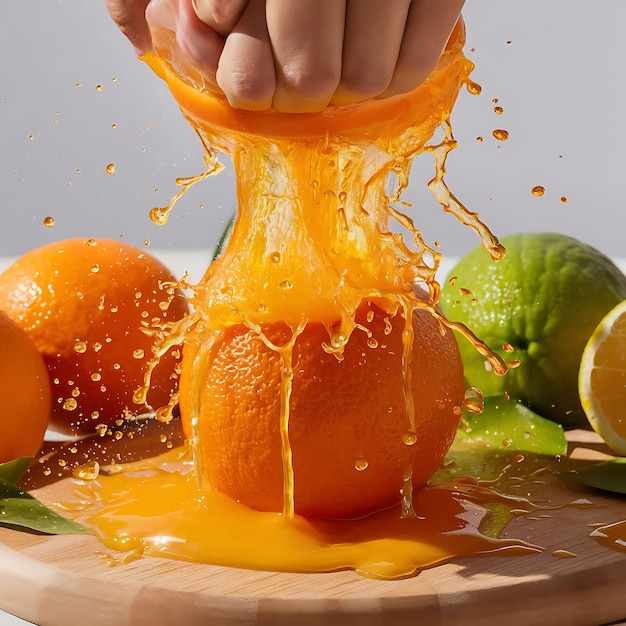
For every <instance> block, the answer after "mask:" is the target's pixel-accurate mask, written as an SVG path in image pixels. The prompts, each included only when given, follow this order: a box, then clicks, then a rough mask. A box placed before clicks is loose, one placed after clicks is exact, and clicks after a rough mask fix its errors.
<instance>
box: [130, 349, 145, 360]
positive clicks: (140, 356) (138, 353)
mask: <svg viewBox="0 0 626 626" xmlns="http://www.w3.org/2000/svg"><path fill="white" fill-rule="evenodd" d="M144 356H145V353H144V351H143V350H142V349H141V348H139V349H137V350H133V359H143V357H144Z"/></svg>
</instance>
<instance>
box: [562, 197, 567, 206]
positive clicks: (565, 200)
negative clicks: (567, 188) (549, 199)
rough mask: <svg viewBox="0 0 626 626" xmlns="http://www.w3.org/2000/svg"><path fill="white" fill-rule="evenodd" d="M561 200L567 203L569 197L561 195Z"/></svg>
mask: <svg viewBox="0 0 626 626" xmlns="http://www.w3.org/2000/svg"><path fill="white" fill-rule="evenodd" d="M561 202H562V203H563V204H567V198H566V197H565V196H561Z"/></svg>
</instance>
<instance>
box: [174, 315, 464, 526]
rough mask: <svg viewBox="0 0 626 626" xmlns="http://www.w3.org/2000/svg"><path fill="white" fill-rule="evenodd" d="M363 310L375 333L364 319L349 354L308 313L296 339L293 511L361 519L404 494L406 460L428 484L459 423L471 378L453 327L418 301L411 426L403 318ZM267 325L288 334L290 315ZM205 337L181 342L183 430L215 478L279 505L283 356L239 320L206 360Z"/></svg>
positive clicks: (252, 500) (249, 500)
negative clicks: (339, 353)
mask: <svg viewBox="0 0 626 626" xmlns="http://www.w3.org/2000/svg"><path fill="white" fill-rule="evenodd" d="M356 320H357V322H358V324H360V325H361V326H362V329H368V330H369V331H370V332H371V336H369V335H368V333H367V332H365V331H364V330H360V329H358V328H357V329H356V330H355V331H354V332H353V333H352V335H351V337H350V339H349V341H348V343H347V345H346V346H345V350H344V353H343V360H341V361H340V360H338V359H337V358H336V357H335V356H334V355H332V354H329V353H328V352H326V351H325V350H324V349H323V347H322V346H323V343H324V342H328V332H327V330H326V329H325V327H324V326H323V325H322V324H319V323H309V324H308V325H307V326H306V327H305V329H304V331H303V332H302V333H301V334H300V335H299V337H298V338H297V340H296V342H295V345H294V348H293V353H292V354H293V376H294V377H293V385H292V393H291V399H290V413H289V431H288V432H289V445H290V448H291V452H292V454H293V475H294V482H295V486H294V509H295V512H296V513H298V514H301V515H303V516H306V517H318V518H320V517H321V518H353V517H358V516H362V515H364V514H367V513H370V512H373V511H376V510H380V509H382V508H386V507H389V506H392V505H394V504H397V503H399V502H400V499H401V494H400V492H401V488H402V485H403V477H404V475H405V472H406V470H407V469H408V468H409V467H412V472H413V485H414V487H415V488H420V487H422V486H423V485H424V484H425V483H426V482H427V481H428V479H429V478H430V477H431V476H432V474H433V473H434V472H435V471H436V470H437V469H438V468H439V467H441V465H442V462H443V459H444V456H445V454H446V452H447V451H448V448H449V446H450V445H451V443H452V441H453V439H454V436H455V433H456V429H457V427H458V423H459V418H460V413H461V407H462V404H463V396H464V390H465V387H464V381H463V369H462V363H461V357H460V354H459V350H458V346H457V343H456V339H455V338H454V336H453V333H452V331H450V330H449V329H447V328H445V327H444V326H443V325H442V324H441V323H440V322H439V321H438V320H436V319H435V317H434V316H433V315H432V314H431V313H430V312H429V311H427V310H426V309H417V310H416V311H415V314H414V318H413V328H414V342H413V346H412V350H413V358H412V361H411V364H410V393H411V395H412V398H413V401H414V404H415V431H414V432H411V431H410V429H409V418H408V414H407V406H406V402H405V395H404V390H403V372H402V355H403V345H402V341H403V340H402V335H403V329H404V318H403V317H402V314H401V313H397V314H396V315H395V316H391V315H387V314H386V313H384V312H383V311H382V310H381V309H380V308H379V307H378V306H376V304H374V303H363V304H362V305H361V306H360V308H359V309H358V311H357V316H356ZM264 334H265V335H266V337H267V338H268V339H269V340H270V341H272V342H273V344H274V345H281V344H286V343H287V341H288V339H289V337H290V331H288V330H287V328H286V326H284V325H282V324H273V325H271V326H267V327H265V328H264ZM206 340H207V337H206V336H204V334H203V332H202V330H198V331H196V334H195V335H194V334H192V335H189V336H188V337H187V340H186V343H185V346H184V350H183V363H182V374H181V380H180V408H181V416H182V419H183V427H184V428H185V432H186V434H187V436H188V437H191V436H192V435H194V434H196V435H197V436H198V438H197V442H198V443H197V445H198V446H199V453H200V457H201V461H202V463H201V466H202V468H203V470H204V471H205V472H206V477H207V478H208V481H209V483H210V485H211V487H213V488H215V489H217V490H218V491H221V492H223V493H226V494H228V495H229V496H231V497H232V498H234V499H235V500H238V501H240V502H242V503H244V504H246V505H248V506H250V507H252V508H255V509H258V510H262V511H281V510H282V506H283V464H282V458H283V457H282V453H283V449H282V444H281V436H280V426H279V422H280V414H281V409H280V398H281V367H282V365H281V360H280V357H279V355H278V353H277V352H276V351H275V350H274V349H271V348H269V347H268V346H267V345H266V343H265V342H264V341H263V340H262V339H261V338H260V337H259V335H258V334H257V333H256V332H253V331H251V330H249V329H248V328H246V327H244V326H243V325H239V326H233V327H231V328H229V329H228V330H226V331H225V332H224V334H223V336H222V338H221V339H220V340H218V341H219V345H218V346H217V347H216V349H215V353H214V358H212V359H211V361H210V362H208V363H200V362H199V361H198V360H197V358H198V355H199V354H200V350H201V349H202V347H203V342H205V341H206ZM201 372H202V373H201ZM196 385H198V386H197V387H195V386H196ZM194 406H198V407H199V412H198V415H197V418H198V422H197V428H196V430H195V431H194V429H193V428H192V419H193V416H194V413H193V411H194Z"/></svg>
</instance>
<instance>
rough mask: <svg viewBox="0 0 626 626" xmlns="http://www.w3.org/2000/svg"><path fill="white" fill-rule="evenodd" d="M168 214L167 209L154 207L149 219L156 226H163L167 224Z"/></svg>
mask: <svg viewBox="0 0 626 626" xmlns="http://www.w3.org/2000/svg"><path fill="white" fill-rule="evenodd" d="M168 214H169V209H167V208H165V209H163V208H161V207H154V209H152V210H151V211H150V219H151V220H152V221H153V222H154V223H155V224H156V225H157V226H165V224H167V218H168Z"/></svg>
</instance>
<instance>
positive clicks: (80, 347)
mask: <svg viewBox="0 0 626 626" xmlns="http://www.w3.org/2000/svg"><path fill="white" fill-rule="evenodd" d="M74 352H77V353H78V354H83V353H84V352H87V343H86V342H85V341H76V342H74Z"/></svg>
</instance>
